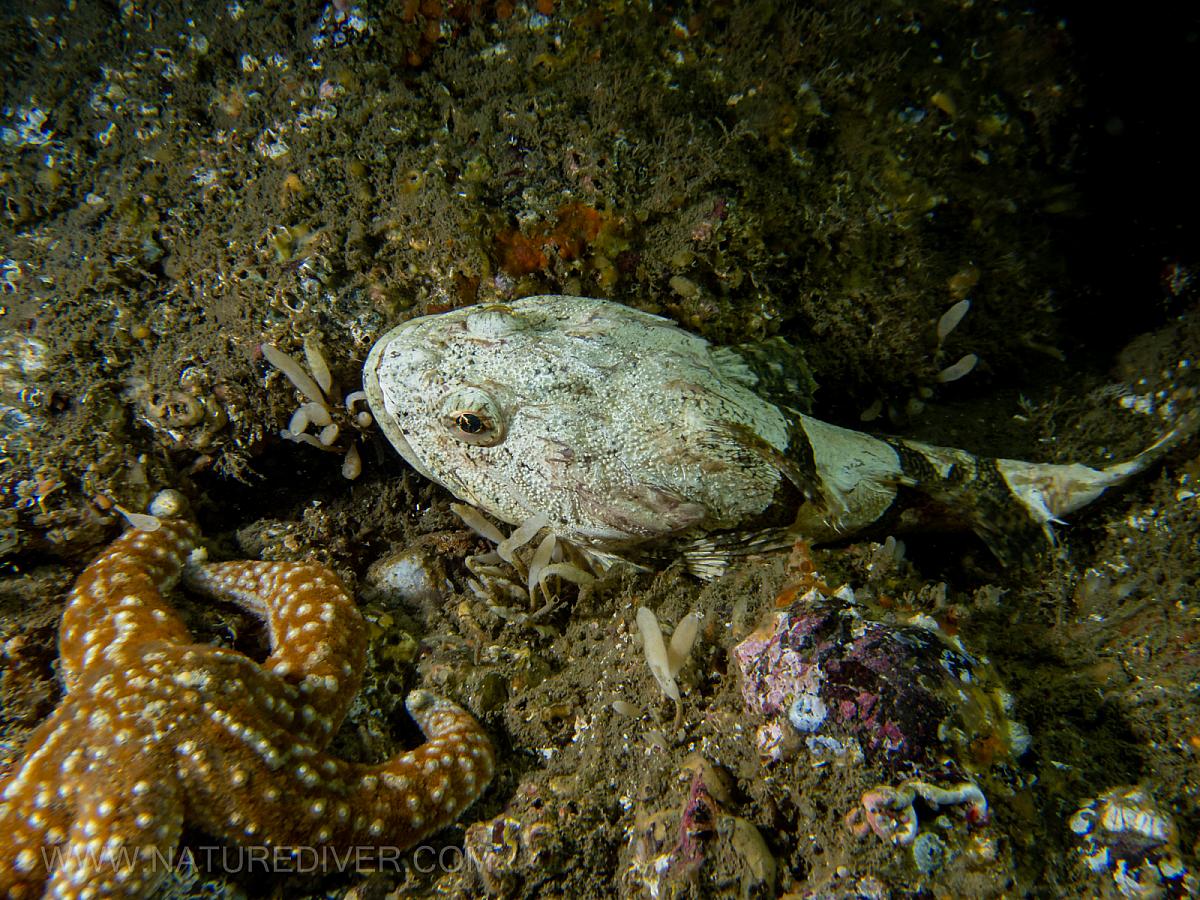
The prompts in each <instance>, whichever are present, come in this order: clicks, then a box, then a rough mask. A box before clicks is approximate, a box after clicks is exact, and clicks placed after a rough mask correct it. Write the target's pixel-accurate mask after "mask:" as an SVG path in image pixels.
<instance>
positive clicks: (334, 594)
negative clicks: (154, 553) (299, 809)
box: [185, 562, 367, 746]
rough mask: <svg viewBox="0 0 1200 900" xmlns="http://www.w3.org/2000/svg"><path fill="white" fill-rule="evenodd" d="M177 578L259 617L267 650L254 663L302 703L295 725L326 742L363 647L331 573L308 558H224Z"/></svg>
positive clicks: (357, 677) (359, 623)
mask: <svg viewBox="0 0 1200 900" xmlns="http://www.w3.org/2000/svg"><path fill="white" fill-rule="evenodd" d="M185 582H186V584H187V585H188V587H190V588H193V589H194V590H197V591H200V592H202V593H205V594H208V595H209V596H211V597H215V598H217V599H220V600H228V601H230V602H233V603H236V604H238V605H239V606H241V607H242V608H243V609H246V610H247V611H249V612H252V613H254V614H255V615H257V616H260V617H262V618H263V619H264V620H265V621H266V623H267V629H268V633H269V637H270V642H271V655H270V656H268V657H267V659H266V661H265V662H263V664H262V668H263V669H264V670H265V671H267V672H270V673H273V674H274V675H276V676H278V677H279V678H280V679H281V680H282V681H284V682H287V683H290V684H293V685H295V686H296V687H297V688H298V689H299V691H300V694H301V699H302V702H303V703H305V704H307V706H308V707H309V710H310V711H309V712H308V713H307V714H306V715H304V716H303V717H302V719H301V720H300V721H299V722H298V723H297V726H296V730H297V731H299V732H302V733H304V734H306V735H307V736H309V737H312V738H314V739H317V740H318V741H319V742H320V744H321V745H322V746H324V745H325V744H326V743H328V741H329V739H330V738H331V737H332V736H333V734H334V732H336V731H337V729H338V726H339V725H341V723H342V719H343V718H344V717H345V715H346V710H347V709H348V708H349V706H350V702H351V701H352V700H353V699H354V695H355V694H356V693H357V692H358V688H359V686H360V684H361V683H362V672H363V666H364V664H365V660H366V648H367V634H366V628H365V626H364V625H363V620H362V616H361V615H360V614H359V612H358V608H357V607H356V606H355V604H354V600H353V599H352V598H351V597H350V595H349V594H348V593H347V592H346V590H345V588H343V587H342V585H341V583H340V581H339V580H338V577H337V576H336V575H334V574H333V572H331V571H330V570H329V569H327V568H326V567H325V566H320V565H314V564H310V563H283V562H275V563H271V562H227V563H214V564H211V565H204V566H194V567H189V568H188V570H187V572H186V573H185ZM302 711H303V710H302Z"/></svg>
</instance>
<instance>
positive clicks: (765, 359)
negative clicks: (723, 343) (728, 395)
mask: <svg viewBox="0 0 1200 900" xmlns="http://www.w3.org/2000/svg"><path fill="white" fill-rule="evenodd" d="M711 358H712V361H713V364H714V365H715V366H716V367H717V369H718V370H719V371H720V373H721V375H722V376H723V377H725V378H729V379H731V380H733V381H737V382H739V383H741V384H744V385H745V386H746V387H748V388H749V389H750V390H752V391H754V393H756V394H758V395H759V396H760V397H762V398H763V399H764V400H766V401H767V402H768V403H772V404H774V405H775V406H782V407H786V408H788V409H793V410H796V411H797V412H802V413H807V412H809V411H810V410H811V409H812V401H813V395H814V394H815V393H816V390H817V383H816V381H815V380H814V379H813V376H812V371H811V370H810V369H809V367H808V363H807V362H806V361H805V359H804V353H803V352H802V351H801V350H800V349H799V348H798V347H794V346H792V345H791V344H789V343H788V342H787V341H785V340H784V339H783V338H781V337H773V338H767V339H766V340H764V341H757V342H754V343H749V344H738V345H737V346H736V347H716V348H714V349H713V350H712V352H711Z"/></svg>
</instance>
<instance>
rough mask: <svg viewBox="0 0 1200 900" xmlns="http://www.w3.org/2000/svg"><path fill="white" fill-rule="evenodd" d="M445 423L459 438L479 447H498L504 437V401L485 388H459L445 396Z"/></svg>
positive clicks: (453, 434) (442, 417) (443, 416)
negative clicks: (501, 402) (502, 405)
mask: <svg viewBox="0 0 1200 900" xmlns="http://www.w3.org/2000/svg"><path fill="white" fill-rule="evenodd" d="M441 420H442V426H443V427H444V428H445V429H446V430H447V431H448V432H449V433H450V436H451V437H453V438H454V439H455V440H459V441H462V442H463V443H464V444H473V445H474V446H476V447H494V446H496V444H499V443H500V442H501V441H503V440H504V437H505V427H504V415H503V411H502V410H501V408H500V404H499V403H497V402H496V401H495V399H494V398H493V397H492V396H491V395H490V394H489V393H488V392H487V391H485V390H483V389H482V388H478V387H474V386H468V387H461V388H457V389H455V390H453V391H451V392H450V393H448V394H447V395H446V396H445V397H443V398H442V406H441Z"/></svg>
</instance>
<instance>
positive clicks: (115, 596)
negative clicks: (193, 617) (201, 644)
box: [59, 519, 199, 692]
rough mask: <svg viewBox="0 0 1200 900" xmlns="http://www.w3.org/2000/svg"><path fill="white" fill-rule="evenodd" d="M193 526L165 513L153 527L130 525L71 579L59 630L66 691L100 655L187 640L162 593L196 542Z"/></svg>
mask: <svg viewBox="0 0 1200 900" xmlns="http://www.w3.org/2000/svg"><path fill="white" fill-rule="evenodd" d="M198 538H199V535H198V533H197V531H196V526H195V525H193V524H192V523H191V522H189V521H186V520H184V519H163V520H161V522H160V524H159V527H158V529H157V530H155V531H143V530H141V529H138V528H131V529H129V530H128V531H126V532H125V533H124V534H123V535H121V536H120V537H119V538H117V539H116V540H115V541H114V542H113V543H112V544H111V545H110V546H109V548H108V549H107V550H105V551H104V552H103V553H102V554H100V556H98V557H97V558H96V559H95V560H94V561H93V562H92V564H91V565H89V566H88V567H87V568H86V569H85V570H84V571H83V573H82V574H81V575H80V576H79V580H78V581H76V582H75V586H74V587H73V588H72V589H71V593H70V595H69V596H68V598H67V607H66V609H65V611H64V612H63V621H62V630H61V631H60V634H59V656H60V658H61V665H62V679H63V683H64V684H65V685H66V688H67V691H68V692H70V691H71V690H73V689H74V688H75V687H76V685H77V684H78V681H79V677H80V673H81V672H83V671H84V670H85V669H87V668H88V667H89V666H90V665H92V663H93V662H96V661H98V660H100V659H101V658H108V659H114V658H116V657H119V656H122V655H124V654H125V653H127V652H130V650H129V648H131V647H132V648H134V650H133V651H132V652H134V653H136V648H137V647H138V646H141V645H143V644H146V643H147V642H150V641H155V640H166V641H172V642H177V643H186V642H188V641H189V640H191V638H190V636H189V635H188V630H187V627H186V626H185V625H184V624H183V620H182V619H180V618H179V615H178V614H177V613H176V612H175V610H173V609H172V608H171V607H170V606H169V605H168V604H167V602H166V601H165V600H163V597H162V595H163V594H164V593H165V592H166V591H167V590H169V589H170V588H171V586H172V585H173V584H174V583H175V582H176V581H177V580H178V578H179V573H180V571H181V570H182V568H183V564H184V562H185V561H186V560H187V557H188V554H189V553H190V552H191V550H192V548H193V547H195V546H196V541H197V540H198Z"/></svg>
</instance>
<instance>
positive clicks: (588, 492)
mask: <svg viewBox="0 0 1200 900" xmlns="http://www.w3.org/2000/svg"><path fill="white" fill-rule="evenodd" d="M363 380H364V387H365V389H366V393H367V399H368V402H369V403H370V406H371V411H372V412H373V413H374V414H375V417H376V420H377V421H378V422H379V423H380V425H381V426H382V428H383V430H384V433H385V434H386V435H387V437H388V439H389V440H390V441H391V442H392V444H393V445H394V446H395V447H396V449H397V450H398V451H399V452H400V453H401V455H402V456H404V458H405V459H406V460H408V462H409V463H410V464H411V465H412V466H413V467H414V468H415V469H417V470H418V471H419V472H421V473H422V474H424V475H426V476H427V477H429V478H431V479H432V480H434V481H436V482H438V483H439V484H442V485H443V486H445V487H446V488H447V489H449V490H450V491H451V492H452V493H454V494H455V495H457V496H458V497H459V498H461V499H463V500H465V501H467V502H468V503H471V504H472V505H474V506H477V507H479V508H480V509H482V510H484V511H485V512H488V513H490V514H491V515H493V516H495V517H496V518H498V519H500V520H502V521H505V522H508V523H511V524H519V523H521V522H524V521H525V520H527V519H529V518H530V517H531V516H534V515H538V514H544V515H546V516H548V517H549V522H550V528H551V529H552V530H553V531H554V532H555V533H556V534H557V535H558V536H559V537H562V538H565V539H567V540H570V541H572V542H574V543H577V544H580V545H583V546H591V547H595V548H598V549H602V548H603V549H616V548H620V547H623V546H627V545H629V544H633V543H637V542H640V541H643V540H647V539H651V538H655V537H661V536H666V535H677V534H683V533H688V532H699V531H707V530H711V529H718V528H730V527H733V526H736V525H740V524H742V523H744V522H747V521H748V520H750V519H752V518H753V517H755V516H757V515H759V514H760V513H762V512H763V511H764V510H765V509H767V507H769V506H770V505H771V503H772V500H773V497H774V495H775V492H776V490H777V488H779V487H780V483H781V476H780V473H779V471H778V468H777V466H776V465H773V464H772V462H771V460H770V458H769V457H770V456H771V455H772V454H779V453H782V452H783V451H785V450H786V448H787V444H788V435H789V418H788V416H786V415H785V414H784V412H782V411H781V410H780V409H779V408H777V407H776V406H775V405H773V404H772V403H770V402H768V401H767V400H765V399H763V398H762V397H760V396H759V395H758V394H756V393H755V391H754V390H752V388H753V387H754V386H755V385H756V384H757V383H758V382H759V378H758V376H756V375H755V374H754V373H753V372H752V371H751V368H750V367H749V366H748V365H747V364H746V361H745V360H744V359H743V357H741V356H739V355H738V354H737V353H736V352H735V351H732V350H728V349H714V348H712V347H710V346H709V345H708V343H707V342H706V341H705V340H704V339H703V338H700V337H697V336H696V335H693V334H689V333H688V332H686V331H683V330H682V329H680V328H678V327H676V326H675V325H674V324H672V323H671V322H669V321H667V320H666V319H662V318H659V317H658V316H653V315H649V314H648V313H643V312H639V311H638V310H635V309H630V308H629V307H625V306H621V305H619V304H616V303H611V302H609V301H606V300H594V299H589V298H586V297H568V296H537V297H526V298H525V299H523V300H519V301H516V302H515V303H512V304H509V305H505V306H501V305H489V306H476V307H469V308H465V309H459V310H453V311H451V312H447V313H442V314H439V315H433V316H426V317H423V318H419V319H414V320H412V321H409V322H406V323H404V324H402V325H400V326H398V327H396V328H394V329H392V330H391V331H390V332H388V333H387V334H385V335H384V336H383V337H382V338H381V339H380V340H379V341H378V342H377V343H376V344H375V346H374V347H373V348H372V350H371V353H370V355H369V356H368V358H367V362H366V365H365V368H364V373H363ZM748 441H749V443H748ZM751 445H753V446H751ZM764 450H765V451H766V452H765V453H764V452H763V451H764Z"/></svg>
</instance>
